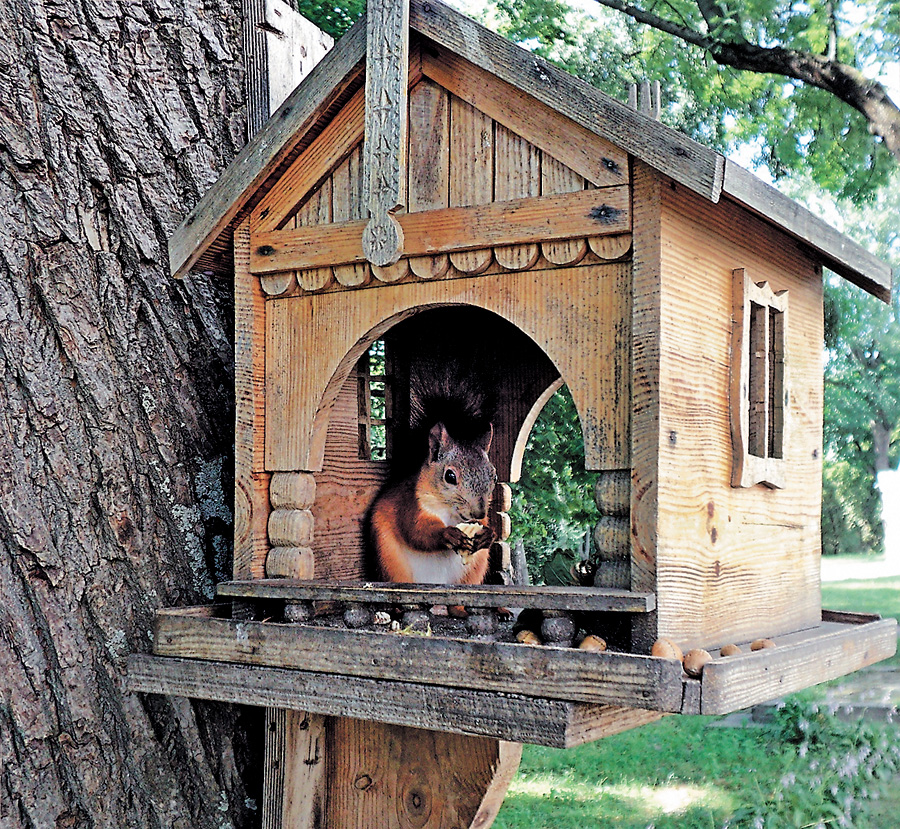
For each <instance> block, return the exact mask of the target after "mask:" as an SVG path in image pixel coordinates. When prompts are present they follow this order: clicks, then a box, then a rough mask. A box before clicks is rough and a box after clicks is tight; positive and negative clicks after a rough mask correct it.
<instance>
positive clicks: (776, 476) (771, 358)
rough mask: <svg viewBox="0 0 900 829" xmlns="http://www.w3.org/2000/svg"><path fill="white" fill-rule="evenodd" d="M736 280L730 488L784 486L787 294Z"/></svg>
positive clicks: (737, 275)
mask: <svg viewBox="0 0 900 829" xmlns="http://www.w3.org/2000/svg"><path fill="white" fill-rule="evenodd" d="M733 275H734V327H733V335H732V381H731V434H732V444H733V447H734V465H733V471H732V481H731V483H732V486H736V487H739V486H753V485H754V484H766V485H767V486H771V487H782V486H784V449H785V432H786V425H787V412H788V388H787V379H786V371H785V369H786V365H787V360H786V355H785V342H786V339H785V338H786V331H787V316H788V314H787V309H788V293H787V291H779V292H778V293H775V292H774V291H773V290H772V289H771V287H770V286H769V283H768V282H760V283H757V282H754V281H753V280H752V279H751V278H750V276H749V275H748V274H747V272H746V271H745V270H744V269H743V268H739V269H737V270H735V271H733Z"/></svg>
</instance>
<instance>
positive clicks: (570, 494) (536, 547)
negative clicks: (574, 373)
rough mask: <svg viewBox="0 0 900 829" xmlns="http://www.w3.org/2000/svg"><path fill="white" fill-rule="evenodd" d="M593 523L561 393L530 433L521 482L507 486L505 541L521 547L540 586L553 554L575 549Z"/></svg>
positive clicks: (590, 491) (579, 452) (568, 404)
mask: <svg viewBox="0 0 900 829" xmlns="http://www.w3.org/2000/svg"><path fill="white" fill-rule="evenodd" d="M598 517H599V513H598V512H597V507H596V505H595V504H594V480H593V476H592V475H590V474H589V473H587V472H586V471H585V469H584V441H583V438H582V435H581V422H580V420H579V419H578V413H577V411H576V410H575V404H574V403H573V402H572V395H571V394H570V393H569V390H568V389H567V388H565V387H563V388H561V389H560V390H559V391H558V392H557V393H556V394H554V395H553V397H551V398H550V400H549V401H548V403H547V405H546V406H545V407H544V410H543V411H542V412H541V414H540V416H539V417H538V419H537V422H536V423H535V425H534V428H533V429H532V430H531V435H530V436H529V438H528V444H527V446H526V449H525V458H524V462H523V464H522V476H521V478H520V480H519V482H518V483H517V484H514V485H513V507H512V510H511V513H510V518H511V520H512V526H513V533H514V535H513V538H512V539H511V541H512V543H513V544H515V543H516V541H517V539H519V538H521V539H522V540H523V541H524V544H525V551H526V557H527V559H528V570H529V573H530V574H531V579H532V581H533V582H534V583H540V582H542V581H543V579H544V576H543V570H544V567H545V565H546V564H548V562H550V561H551V560H552V559H553V556H554V551H555V550H556V549H557V548H563V549H566V550H571V551H575V550H579V549H581V547H582V545H583V544H584V539H585V536H586V535H588V537H589V535H590V533H591V531H592V529H593V526H594V524H596V522H597V519H598ZM573 561H574V558H573Z"/></svg>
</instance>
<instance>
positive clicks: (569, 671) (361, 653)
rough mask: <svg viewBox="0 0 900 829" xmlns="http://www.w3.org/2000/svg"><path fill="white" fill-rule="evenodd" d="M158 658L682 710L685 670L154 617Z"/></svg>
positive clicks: (568, 653)
mask: <svg viewBox="0 0 900 829" xmlns="http://www.w3.org/2000/svg"><path fill="white" fill-rule="evenodd" d="M154 653H156V654H157V655H158V656H171V657H182V658H189V659H206V660H211V661H214V662H237V663H240V664H245V665H269V666H273V667H280V668H297V669H302V670H309V671H320V672H323V673H333V674H342V675H343V674H346V675H349V676H357V677H368V678H371V679H389V680H400V681H404V682H421V683H424V684H426V685H438V686H442V687H464V688H468V689H473V690H481V691H501V692H505V693H508V692H515V693H519V694H522V695H525V696H534V697H546V698H548V699H562V700H569V701H572V702H592V703H605V704H611V705H621V706H625V707H638V708H645V709H649V710H656V711H668V712H677V711H680V710H681V696H682V694H681V691H682V688H681V665H680V664H679V663H678V662H675V661H672V660H666V659H658V658H655V657H650V656H634V655H627V654H621V653H612V652H609V651H606V652H603V653H588V652H585V651H580V650H578V649H577V648H551V647H544V646H540V645H519V644H510V643H503V642H480V641H476V640H462V639H443V638H441V639H439V638H437V637H420V636H402V635H398V634H391V633H367V632H362V631H355V630H335V629H330V628H315V627H306V626H302V625H294V624H278V623H272V622H254V621H241V620H234V619H224V618H208V617H207V618H204V617H202V616H201V615H198V614H197V613H196V612H193V613H192V612H184V613H179V612H174V611H167V612H165V613H160V614H158V615H157V619H156V625H155V635H154Z"/></svg>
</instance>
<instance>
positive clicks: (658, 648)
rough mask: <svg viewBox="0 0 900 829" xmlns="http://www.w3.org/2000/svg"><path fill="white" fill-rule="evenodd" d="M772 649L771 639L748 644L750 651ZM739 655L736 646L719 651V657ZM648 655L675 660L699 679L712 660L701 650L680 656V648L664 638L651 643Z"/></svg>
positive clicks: (690, 674) (686, 671)
mask: <svg viewBox="0 0 900 829" xmlns="http://www.w3.org/2000/svg"><path fill="white" fill-rule="evenodd" d="M774 647H775V643H774V642H773V641H772V640H771V639H756V640H755V641H754V642H752V643H751V644H750V650H751V651H760V650H765V649H766V648H774ZM739 653H742V651H741V649H740V647H738V646H737V645H725V647H723V648H721V649H720V650H719V656H737V655H738V654H739ZM650 655H651V656H658V657H661V658H662V659H675V660H677V661H679V662H681V664H682V666H683V667H684V672H685V673H686V674H687V675H688V676H690V677H694V678H699V677H700V676H702V675H703V666H704V665H705V664H706V663H707V662H709V661H710V660H711V659H712V654H710V652H709V651H707V650H704V649H703V648H693V649H692V650H689V651H688V652H687V653H685V654H682V652H681V648H679V647H678V645H677V644H675V642H673V641H672V640H671V639H666V638H665V637H663V638H661V639H657V640H656V641H655V642H654V643H653V648H652V649H651V651H650Z"/></svg>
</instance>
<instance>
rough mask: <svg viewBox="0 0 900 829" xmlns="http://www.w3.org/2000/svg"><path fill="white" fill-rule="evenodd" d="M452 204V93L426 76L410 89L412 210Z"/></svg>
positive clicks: (410, 193)
mask: <svg viewBox="0 0 900 829" xmlns="http://www.w3.org/2000/svg"><path fill="white" fill-rule="evenodd" d="M449 206H450V96H449V94H448V93H447V91H446V90H445V89H442V88H441V87H440V86H438V85H437V84H435V83H433V82H432V81H429V80H427V79H425V80H422V81H421V82H420V83H418V84H417V85H416V86H415V87H413V88H412V89H411V90H410V93H409V205H408V209H409V212H410V213H416V212H419V211H421V210H436V209H438V208H441V207H449Z"/></svg>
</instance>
